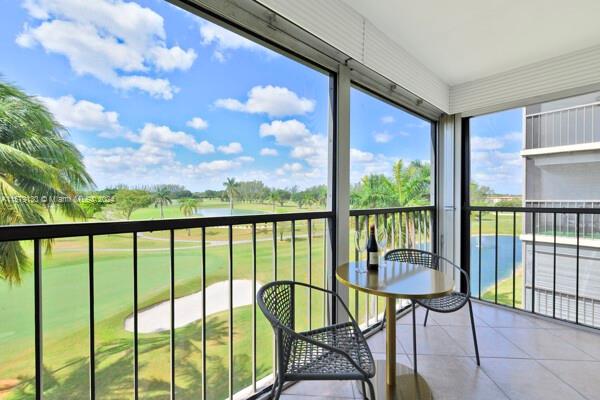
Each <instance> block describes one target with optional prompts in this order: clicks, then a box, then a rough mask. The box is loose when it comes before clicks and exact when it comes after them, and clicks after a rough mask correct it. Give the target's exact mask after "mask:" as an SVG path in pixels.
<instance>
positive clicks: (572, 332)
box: [551, 328, 600, 360]
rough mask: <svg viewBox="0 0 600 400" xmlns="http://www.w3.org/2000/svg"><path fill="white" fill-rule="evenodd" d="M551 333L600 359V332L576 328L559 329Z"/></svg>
mask: <svg viewBox="0 0 600 400" xmlns="http://www.w3.org/2000/svg"><path fill="white" fill-rule="evenodd" d="M551 333H552V334H553V335H555V336H557V337H559V338H560V339H562V340H564V341H566V342H567V343H569V344H571V345H573V346H575V347H577V348H578V349H579V350H581V351H584V352H586V353H587V354H589V355H590V356H592V357H593V358H595V359H596V360H600V332H599V333H594V332H587V331H583V330H581V329H578V328H571V329H561V330H555V331H551Z"/></svg>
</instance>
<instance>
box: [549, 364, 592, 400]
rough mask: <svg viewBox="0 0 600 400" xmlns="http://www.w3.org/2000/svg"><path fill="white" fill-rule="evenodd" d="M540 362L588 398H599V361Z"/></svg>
mask: <svg viewBox="0 0 600 400" xmlns="http://www.w3.org/2000/svg"><path fill="white" fill-rule="evenodd" d="M540 363H541V364H542V365H543V366H544V367H546V368H548V369H549V370H550V371H551V372H552V373H554V374H555V375H556V376H558V377H559V378H560V379H561V380H562V381H564V382H566V383H567V384H569V385H570V386H571V387H573V389H575V390H577V391H578V392H579V393H581V394H582V395H584V396H585V397H587V398H588V399H590V400H592V399H593V400H600V379H598V378H599V377H600V362H598V361H562V360H542V361H540Z"/></svg>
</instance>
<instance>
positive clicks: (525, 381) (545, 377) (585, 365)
mask: <svg viewBox="0 0 600 400" xmlns="http://www.w3.org/2000/svg"><path fill="white" fill-rule="evenodd" d="M473 310H474V313H475V318H476V326H477V334H478V339H479V351H480V355H481V367H479V368H478V367H477V364H476V362H475V353H474V350H473V342H472V336H471V328H470V325H469V314H468V309H467V308H466V307H465V308H463V309H462V310H461V311H459V312H457V313H453V314H436V313H432V314H430V315H429V320H428V323H427V327H423V326H422V325H419V326H418V327H417V348H418V349H417V351H418V354H419V373H420V374H421V375H422V376H423V377H424V378H425V380H426V381H427V382H428V384H429V386H430V388H431V390H432V392H433V396H434V399H436V400H437V399H444V400H451V399H456V400H468V399H483V400H492V399H512V400H521V399H523V400H536V399H544V400H552V399H557V400H577V399H598V400H600V333H594V332H592V331H590V330H585V329H582V328H579V327H574V326H570V325H566V324H561V323H556V322H553V321H549V320H548V319H542V318H539V317H535V316H533V315H527V314H523V313H517V312H513V311H511V310H509V309H504V308H498V307H494V306H490V305H486V304H481V303H474V304H473ZM423 315H424V313H423V310H421V309H417V323H419V321H420V322H421V323H422V321H423ZM410 324H411V316H410V314H407V315H405V316H404V317H403V318H401V319H400V320H398V322H397V327H398V328H397V341H398V342H397V346H396V347H397V352H398V357H397V358H398V362H400V363H404V364H407V365H412V364H411V363H412V331H411V329H412V327H411V325H410ZM369 344H370V346H371V350H372V351H373V356H374V357H375V358H376V359H384V358H385V335H384V332H380V333H377V334H376V335H374V336H372V337H371V338H369ZM352 398H360V397H359V395H358V393H357V391H356V390H355V388H354V384H353V383H350V382H300V383H297V384H295V385H293V386H291V387H289V388H288V389H287V390H286V391H285V393H284V395H282V396H281V399H289V400H293V399H297V400H311V399H312V400H314V399H352Z"/></svg>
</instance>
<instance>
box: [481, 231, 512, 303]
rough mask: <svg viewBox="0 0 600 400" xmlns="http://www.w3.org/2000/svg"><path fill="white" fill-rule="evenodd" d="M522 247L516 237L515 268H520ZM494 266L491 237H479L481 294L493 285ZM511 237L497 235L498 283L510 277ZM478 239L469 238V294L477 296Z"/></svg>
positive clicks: (494, 250) (493, 245)
mask: <svg viewBox="0 0 600 400" xmlns="http://www.w3.org/2000/svg"><path fill="white" fill-rule="evenodd" d="M522 253H523V246H521V240H520V239H519V238H518V237H517V238H516V240H515V266H516V269H519V268H520V267H521V262H522ZM495 266H496V243H495V237H494V236H493V235H483V236H482V237H481V292H482V293H483V292H485V291H486V290H487V288H489V287H491V286H493V285H494V281H495ZM512 267H513V237H512V236H510V235H498V282H500V281H501V280H503V279H506V278H510V277H511V276H512ZM478 275H479V237H477V236H472V237H471V292H472V294H473V296H478V295H479V290H478V289H479V288H478V285H479V276H478Z"/></svg>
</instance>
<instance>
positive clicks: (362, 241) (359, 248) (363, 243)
mask: <svg viewBox="0 0 600 400" xmlns="http://www.w3.org/2000/svg"><path fill="white" fill-rule="evenodd" d="M368 241H369V235H368V234H367V230H366V229H364V228H363V227H362V226H361V227H358V228H357V229H356V230H355V231H354V247H355V248H356V252H357V253H358V271H359V272H366V271H367V269H366V266H365V265H364V263H363V257H362V254H363V253H365V252H366V251H367V242H368Z"/></svg>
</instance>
